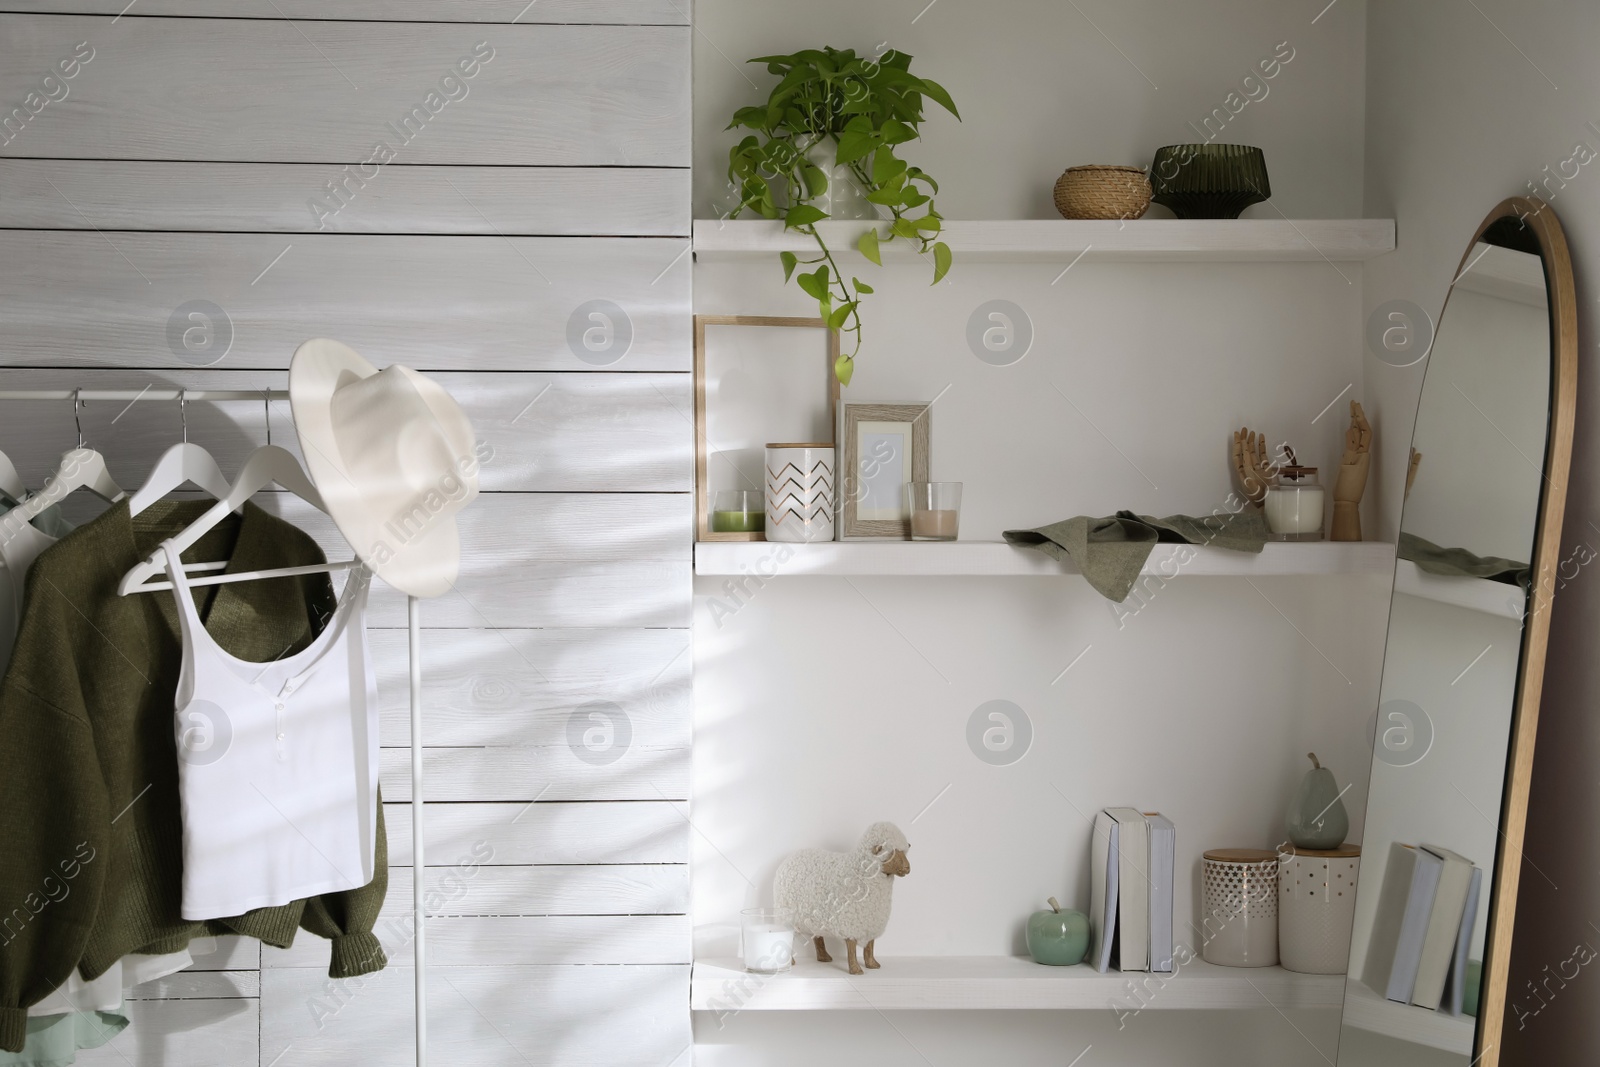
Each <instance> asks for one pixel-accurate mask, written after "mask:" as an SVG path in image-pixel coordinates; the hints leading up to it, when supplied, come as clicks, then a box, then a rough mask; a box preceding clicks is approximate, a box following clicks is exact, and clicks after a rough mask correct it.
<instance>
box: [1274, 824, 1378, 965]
mask: <svg viewBox="0 0 1600 1067" xmlns="http://www.w3.org/2000/svg"><path fill="white" fill-rule="evenodd" d="M1360 871H1361V846H1360V845H1340V846H1339V847H1338V848H1327V849H1316V848H1298V847H1296V846H1294V845H1285V846H1284V847H1283V852H1282V853H1281V854H1280V856H1279V864H1278V955H1279V956H1280V957H1282V960H1283V966H1284V969H1285V970H1290V971H1299V972H1301V973H1302V974H1344V973H1345V969H1346V968H1347V967H1348V966H1349V965H1350V931H1351V928H1352V927H1353V926H1354V925H1355V918H1356V877H1357V875H1358V874H1359V873H1360Z"/></svg>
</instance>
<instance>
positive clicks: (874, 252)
mask: <svg viewBox="0 0 1600 1067" xmlns="http://www.w3.org/2000/svg"><path fill="white" fill-rule="evenodd" d="M856 248H857V249H858V250H859V251H860V252H861V254H862V255H864V256H866V257H867V258H868V259H870V260H872V262H874V263H876V264H877V265H878V266H880V267H881V266H883V259H882V257H881V256H880V255H879V254H878V228H877V227H876V226H872V227H868V229H867V232H866V233H864V234H862V235H861V240H859V241H857V242H856ZM859 284H860V283H857V286H858V287H859ZM871 291H872V290H870V289H868V290H866V292H871Z"/></svg>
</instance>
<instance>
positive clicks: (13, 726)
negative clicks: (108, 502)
mask: <svg viewBox="0 0 1600 1067" xmlns="http://www.w3.org/2000/svg"><path fill="white" fill-rule="evenodd" d="M211 503H212V502H211V501H184V502H177V501H163V502H161V503H158V504H156V505H154V506H152V507H151V508H149V509H147V510H146V511H144V512H142V513H141V514H140V515H139V516H138V517H136V518H130V516H129V514H128V505H127V503H126V502H123V503H120V504H116V505H114V506H112V507H111V509H110V510H108V511H107V512H105V513H104V514H103V515H101V516H100V517H99V518H97V519H95V520H94V521H93V522H90V523H88V524H87V525H85V526H83V527H81V528H79V529H78V530H77V531H76V532H74V533H73V534H72V535H70V536H69V537H66V538H64V539H62V540H61V541H60V542H59V543H58V544H56V545H54V546H52V547H51V548H49V549H47V550H46V551H45V552H44V553H43V554H42V555H41V556H40V557H39V559H38V560H37V561H36V562H35V563H34V565H33V568H32V569H31V570H30V571H29V572H28V580H27V598H26V604H25V607H24V609H23V618H22V625H21V627H20V632H19V634H18V638H17V644H16V648H15V650H14V651H13V654H12V658H11V665H10V667H9V669H8V670H7V672H6V675H5V679H4V682H3V684H0V813H4V815H3V818H0V1049H5V1050H6V1051H11V1052H15V1051H18V1050H20V1049H21V1048H22V1044H23V1040H24V1038H25V1036H26V1029H27V1018H26V1009H27V1007H28V1005H30V1004H32V1003H34V1002H36V1001H38V1000H40V999H41V998H43V997H44V996H45V995H46V994H48V993H49V992H50V991H51V990H53V989H54V988H55V987H56V986H58V985H59V984H60V983H61V982H62V981H63V980H64V979H65V978H66V977H67V975H68V974H70V973H71V972H72V969H73V968H74V967H77V968H78V970H79V971H80V972H81V973H82V975H83V977H85V978H94V977H96V976H98V975H99V974H101V973H103V972H104V971H105V970H106V968H108V967H110V966H111V964H112V963H114V962H115V961H116V960H118V959H121V958H122V957H123V956H125V955H127V954H128V953H130V952H135V951H142V952H151V953H165V952H175V951H177V950H178V949H180V948H182V947H184V946H185V945H186V944H188V942H189V940H190V938H193V937H199V936H202V935H204V934H208V933H213V934H226V933H238V934H244V935H247V936H250V937H255V938H259V939H261V940H262V941H265V942H266V943H268V944H271V945H277V946H280V947H283V946H287V945H289V944H290V943H291V942H292V941H293V940H294V935H295V930H296V928H303V929H305V930H308V931H310V932H312V933H314V934H317V935H320V936H322V937H327V938H331V939H332V940H333V958H332V965H331V966H330V968H329V973H330V975H331V976H333V977H335V978H341V977H350V976H353V975H358V974H366V973H369V972H371V971H376V970H378V969H380V968H382V967H383V966H384V964H385V963H386V962H387V961H386V960H385V959H384V955H383V949H382V948H381V947H380V946H379V944H378V939H377V938H376V936H374V934H373V933H372V928H373V924H374V923H375V922H376V921H377V917H378V909H379V908H380V907H381V906H382V904H383V896H384V892H385V890H386V888H387V885H388V868H387V866H386V863H387V855H386V848H385V845H386V841H385V836H384V829H383V821H382V818H383V816H382V812H383V806H382V805H381V804H380V805H379V806H378V812H379V816H378V818H379V822H378V833H377V856H376V857H375V862H376V867H377V874H376V875H375V876H374V878H373V881H372V882H371V884H369V885H367V886H365V887H363V888H361V889H357V890H351V891H349V892H342V893H330V894H327V895H325V896H322V897H317V898H313V899H311V900H306V901H296V902H294V903H292V904H287V905H284V906H282V907H275V908H260V909H257V910H256V911H252V912H250V913H249V914H246V915H242V916H238V917H236V918H232V919H219V920H213V921H211V922H205V923H198V922H190V921H187V920H185V919H183V918H181V917H180V914H179V907H180V903H181V899H182V873H183V868H182V863H183V845H182V834H181V826H180V821H179V806H178V757H177V750H176V747H175V740H174V734H175V729H174V713H173V704H174V700H175V696H176V691H177V683H178V671H179V667H180V665H181V655H182V640H181V638H180V636H179V634H180V631H179V629H178V619H177V614H176V604H175V603H174V601H173V597H172V594H171V593H170V592H155V593H135V594H132V595H130V596H126V597H122V596H118V595H117V592H116V587H117V583H118V582H119V581H120V580H121V578H122V576H123V574H124V573H126V572H127V571H128V569H129V568H131V567H133V566H134V565H135V564H137V563H139V562H140V561H141V560H143V559H145V558H147V557H148V556H149V555H150V554H151V553H152V552H154V551H155V550H156V549H157V548H158V547H159V545H160V543H161V542H162V541H163V540H165V539H167V538H169V537H172V536H174V535H176V534H177V533H178V532H180V531H181V530H183V528H184V527H186V526H188V525H189V524H190V523H191V522H193V521H194V520H195V519H196V518H198V517H199V515H200V514H201V513H202V512H204V511H205V510H206V509H207V508H208V507H209V506H210V504H211ZM183 558H184V561H185V562H202V561H209V560H218V559H226V560H228V561H229V562H228V570H229V571H231V572H237V571H249V570H259V569H264V568H268V567H287V566H303V565H308V564H315V563H322V562H325V557H324V556H323V554H322V551H321V550H320V549H319V548H318V547H317V545H316V543H315V542H314V541H312V540H311V538H309V537H308V536H306V535H305V534H304V533H302V532H301V531H299V530H298V529H296V528H295V527H293V526H291V525H289V524H288V523H286V522H284V521H282V520H281V519H277V518H274V517H272V516H271V515H268V514H267V513H266V512H264V511H262V510H261V509H260V508H257V507H256V506H255V505H253V504H247V505H245V508H244V511H243V514H242V515H241V516H239V517H230V518H229V519H227V520H226V521H224V522H223V523H222V524H220V525H219V526H217V527H216V528H215V529H213V530H212V531H210V532H208V533H207V534H206V535H205V536H204V537H203V538H202V539H201V540H200V542H199V543H198V544H197V545H195V546H194V548H192V549H191V550H190V551H188V552H185V553H184V555H183ZM195 599H196V603H197V606H198V608H199V610H200V613H201V617H202V618H203V619H204V620H205V624H206V629H207V630H208V631H209V632H210V633H211V635H212V636H213V637H215V638H216V639H217V641H218V642H219V643H220V644H221V645H222V647H223V648H225V649H226V650H227V651H228V652H230V653H231V654H233V655H235V656H238V657H240V658H241V659H246V660H255V661H265V660H271V659H276V658H278V657H281V656H284V655H290V654H293V653H294V652H297V651H299V650H300V649H301V648H303V647H304V646H305V645H306V644H307V643H308V642H309V641H310V640H311V639H312V638H313V637H314V636H315V634H316V633H317V632H319V631H320V630H321V628H322V624H323V623H324V622H325V621H326V620H327V619H328V618H329V617H330V616H331V614H332V611H333V608H334V604H335V600H334V596H333V588H332V583H331V582H330V581H329V579H328V576H327V575H326V574H316V575H307V576H301V577H294V578H273V579H270V580H266V581H252V582H235V583H231V584H226V585H216V586H205V587H201V588H199V589H197V590H195Z"/></svg>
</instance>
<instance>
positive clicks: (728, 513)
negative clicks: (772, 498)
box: [711, 489, 767, 533]
mask: <svg viewBox="0 0 1600 1067" xmlns="http://www.w3.org/2000/svg"><path fill="white" fill-rule="evenodd" d="M766 528H767V505H766V504H765V503H764V502H763V501H762V499H761V491H760V490H759V489H721V490H718V492H717V495H716V496H714V497H712V498H711V531H712V532H713V533H761V532H762V531H763V530H765V529H766Z"/></svg>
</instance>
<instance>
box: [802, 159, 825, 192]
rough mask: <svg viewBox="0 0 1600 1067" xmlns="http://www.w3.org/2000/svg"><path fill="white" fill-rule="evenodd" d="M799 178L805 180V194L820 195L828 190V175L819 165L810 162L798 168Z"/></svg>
mask: <svg viewBox="0 0 1600 1067" xmlns="http://www.w3.org/2000/svg"><path fill="white" fill-rule="evenodd" d="M800 179H801V180H802V181H803V182H805V186H806V196H808V197H810V196H821V195H822V194H823V193H825V192H827V191H828V176H827V174H825V173H823V170H822V168H821V167H818V166H814V165H812V164H810V163H807V164H805V165H804V166H802V167H801V168H800Z"/></svg>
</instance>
